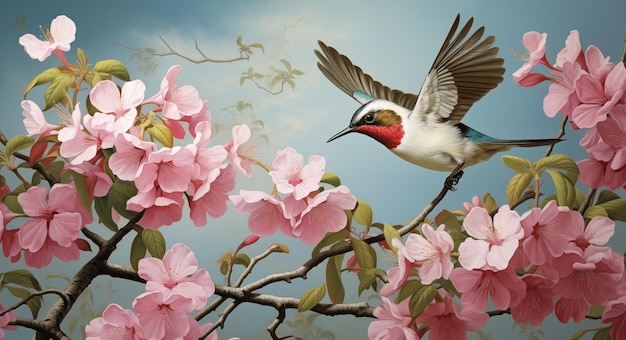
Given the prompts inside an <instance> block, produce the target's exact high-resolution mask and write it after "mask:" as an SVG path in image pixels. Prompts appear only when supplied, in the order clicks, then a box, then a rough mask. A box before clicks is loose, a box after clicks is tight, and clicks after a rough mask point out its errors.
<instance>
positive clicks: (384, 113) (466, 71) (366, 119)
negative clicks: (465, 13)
mask: <svg viewBox="0 0 626 340" xmlns="http://www.w3.org/2000/svg"><path fill="white" fill-rule="evenodd" d="M460 19H461V17H460V14H457V16H456V19H455V20H454V23H453V24H452V27H451V28H450V31H449V32H448V35H447V36H446V38H445V40H444V43H443V45H442V47H441V49H440V50H439V53H438V54H437V56H436V58H435V61H434V62H433V64H432V67H431V68H430V70H429V72H428V74H427V76H426V78H425V80H424V82H423V84H422V87H421V89H420V91H419V94H412V93H405V92H403V91H400V90H397V89H391V88H389V87H388V86H385V85H383V84H381V83H380V82H378V81H376V80H374V79H373V78H372V77H371V76H370V75H368V74H367V73H365V72H363V70H362V69H361V68H360V67H358V66H356V65H354V64H353V63H352V62H351V61H350V59H349V58H348V57H346V56H345V55H342V54H340V53H339V52H337V50H336V49H334V48H333V47H330V46H328V45H326V44H325V43H324V42H322V41H318V44H319V47H320V50H314V53H315V55H316V56H317V58H318V59H319V61H318V63H317V66H318V68H319V70H320V71H321V72H322V74H324V76H325V77H326V78H328V80H330V82H332V83H333V84H334V85H335V86H337V87H338V88H339V89H340V90H342V91H343V92H345V93H346V94H348V95H349V96H351V97H352V98H354V99H355V100H356V101H357V102H359V104H361V106H360V107H359V108H358V109H357V110H356V111H355V112H354V114H353V115H352V118H351V120H350V123H349V125H348V127H346V128H345V129H343V130H341V131H340V132H338V133H337V134H335V135H333V136H332V137H330V138H329V139H328V141H327V142H331V141H333V140H335V139H337V138H339V137H342V136H345V135H347V134H349V133H353V132H356V133H360V134H364V135H367V136H369V137H371V138H373V139H374V140H376V141H378V142H380V143H381V144H383V145H384V146H385V147H386V148H387V149H389V150H390V151H391V152H393V153H394V154H396V155H397V156H399V157H400V158H402V159H404V160H406V161H408V162H410V163H413V164H415V165H418V166H420V167H423V168H426V169H431V170H435V171H446V172H450V175H449V176H448V177H447V178H446V186H447V187H448V188H449V189H450V190H455V188H454V186H455V185H456V184H457V183H458V182H459V180H460V178H461V176H462V175H463V169H465V168H466V167H468V166H471V165H475V164H477V163H480V162H483V161H486V160H488V159H489V158H491V157H492V156H493V155H494V154H496V153H498V152H502V151H506V150H509V149H511V148H513V147H534V146H548V145H553V144H555V143H558V142H560V141H561V139H558V138H546V139H498V138H494V137H491V136H488V135H486V134H484V133H481V132H479V131H477V130H475V129H473V128H471V127H469V126H467V125H465V124H463V123H461V120H462V119H463V117H464V116H465V114H466V113H467V111H468V110H469V109H470V108H471V107H472V105H473V104H474V103H475V102H476V101H478V100H479V99H481V98H482V97H483V96H485V95H486V94H487V93H488V92H489V91H490V90H492V89H494V88H495V87H497V86H498V84H500V83H501V82H502V80H503V78H502V75H503V74H504V71H505V69H504V67H503V64H504V60H503V59H502V58H498V57H497V54H498V48H497V47H495V46H494V43H495V37H494V36H493V35H489V36H486V37H485V38H484V39H483V34H484V32H485V28H484V26H481V27H479V28H478V29H476V30H474V31H473V32H472V24H473V21H474V18H473V17H470V18H469V19H468V20H467V22H466V23H465V24H464V25H463V26H462V27H461V29H460V30H458V28H459V24H460ZM457 30H458V32H457ZM470 33H471V34H470Z"/></svg>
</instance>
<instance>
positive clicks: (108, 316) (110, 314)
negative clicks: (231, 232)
mask: <svg viewBox="0 0 626 340" xmlns="http://www.w3.org/2000/svg"><path fill="white" fill-rule="evenodd" d="M139 276H140V277H141V278H142V279H144V280H146V292H145V293H143V294H141V295H139V296H137V297H136V298H135V300H134V301H133V309H134V310H135V312H137V314H135V313H134V312H133V311H131V310H128V309H124V308H122V307H121V306H119V305H118V304H111V305H109V306H108V307H107V308H106V309H105V310H104V312H103V313H102V316H101V317H98V318H95V319H93V320H92V321H91V322H90V323H89V324H88V325H87V327H86V333H87V339H88V340H99V339H136V340H141V339H197V338H198V337H199V336H200V335H201V334H202V333H203V332H204V331H205V330H206V329H208V328H209V327H210V326H211V324H206V325H200V324H199V323H198V321H196V320H195V319H194V318H193V317H191V316H190V315H189V314H188V313H189V312H191V311H194V310H200V309H201V308H202V307H203V306H204V305H205V304H206V302H207V298H209V297H210V296H211V295H213V293H214V292H215V286H214V284H213V281H212V280H211V276H210V275H209V273H208V272H207V271H206V270H205V269H198V261H197V260H196V257H195V255H194V253H193V252H192V251H191V249H189V248H188V247H187V246H185V245H184V244H182V243H177V244H174V245H173V246H172V248H171V249H170V250H168V251H167V252H166V253H165V255H164V256H163V259H162V260H160V259H156V258H145V259H141V260H140V261H139ZM208 339H213V340H217V333H216V332H212V333H211V334H210V335H209V337H208Z"/></svg>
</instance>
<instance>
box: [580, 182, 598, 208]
mask: <svg viewBox="0 0 626 340" xmlns="http://www.w3.org/2000/svg"><path fill="white" fill-rule="evenodd" d="M597 190H598V189H596V188H591V189H589V192H588V193H587V196H585V200H584V201H583V203H582V204H581V205H580V207H579V208H578V212H579V213H580V214H581V215H585V211H586V210H587V208H589V205H591V202H593V198H594V197H595V196H596V191H597Z"/></svg>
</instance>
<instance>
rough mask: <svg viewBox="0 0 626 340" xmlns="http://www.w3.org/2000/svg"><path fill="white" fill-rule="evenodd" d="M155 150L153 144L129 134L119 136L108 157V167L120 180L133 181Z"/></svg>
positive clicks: (155, 147)
mask: <svg viewBox="0 0 626 340" xmlns="http://www.w3.org/2000/svg"><path fill="white" fill-rule="evenodd" d="M156 149H157V146H156V144H154V143H151V142H145V141H142V140H140V139H139V138H137V137H135V136H133V135H131V134H127V133H123V134H119V135H118V136H117V138H116V139H115V152H114V153H113V154H112V155H111V157H109V167H110V168H111V171H113V173H114V174H115V175H116V176H117V177H119V178H120V179H121V180H124V181H134V180H135V178H136V177H137V171H139V168H140V167H141V165H142V164H144V163H146V162H148V156H149V155H150V153H152V152H153V151H156Z"/></svg>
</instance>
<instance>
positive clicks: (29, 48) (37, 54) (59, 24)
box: [19, 15, 76, 61]
mask: <svg viewBox="0 0 626 340" xmlns="http://www.w3.org/2000/svg"><path fill="white" fill-rule="evenodd" d="M43 33H44V34H45V37H44V38H45V40H39V39H37V37H35V36H34V35H32V34H24V35H23V36H21V37H20V40H19V42H20V45H22V46H24V51H26V53H28V55H29V56H30V57H31V58H32V59H37V60H39V61H44V60H46V58H48V57H49V56H50V54H52V53H53V52H54V53H55V54H57V55H59V53H61V51H64V52H66V51H69V50H70V44H71V43H72V42H73V41H74V39H75V34H76V25H75V24H74V22H73V21H72V19H70V18H68V17H67V16H65V15H59V16H57V17H56V18H54V19H53V20H52V23H51V24H50V30H49V31H46V32H43ZM64 58H65V57H63V59H64Z"/></svg>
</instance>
